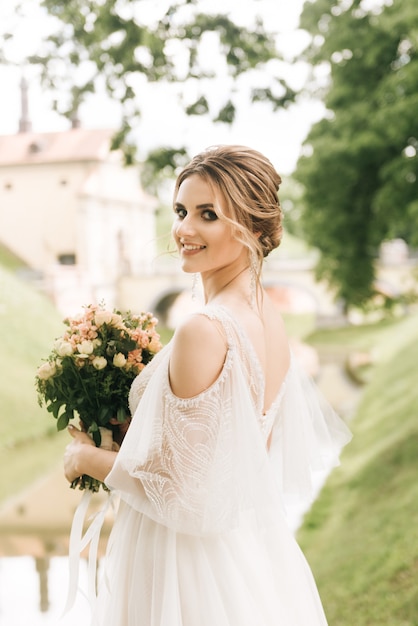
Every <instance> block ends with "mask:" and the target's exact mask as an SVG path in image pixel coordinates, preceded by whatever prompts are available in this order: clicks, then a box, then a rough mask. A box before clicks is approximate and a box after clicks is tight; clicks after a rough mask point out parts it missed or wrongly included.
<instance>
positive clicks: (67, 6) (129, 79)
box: [30, 0, 296, 167]
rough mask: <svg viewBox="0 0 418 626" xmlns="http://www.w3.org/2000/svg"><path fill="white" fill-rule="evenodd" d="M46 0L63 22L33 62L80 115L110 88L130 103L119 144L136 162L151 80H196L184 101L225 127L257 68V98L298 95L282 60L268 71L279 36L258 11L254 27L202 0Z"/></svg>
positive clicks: (61, 107) (63, 108)
mask: <svg viewBox="0 0 418 626" xmlns="http://www.w3.org/2000/svg"><path fill="white" fill-rule="evenodd" d="M41 4H42V6H43V7H44V9H45V10H46V11H47V12H48V14H49V15H50V16H51V17H53V18H54V19H55V21H56V29H55V31H54V32H53V33H52V34H51V35H50V36H49V37H47V38H46V39H45V41H44V42H43V45H42V49H41V50H40V51H39V54H36V55H33V56H32V57H31V59H30V60H31V62H32V63H35V64H40V65H41V66H42V77H43V82H44V84H45V85H46V86H47V87H48V88H51V89H54V90H55V91H56V93H57V102H56V109H57V110H58V111H59V112H60V113H62V114H63V115H66V116H67V117H69V118H72V117H74V116H76V115H77V110H78V107H79V106H80V104H81V102H82V101H83V99H84V98H85V97H86V96H87V95H88V94H89V93H91V92H94V91H95V90H97V89H98V86H99V85H100V84H102V85H104V87H105V89H106V91H107V93H108V94H109V95H110V96H111V97H112V98H114V99H116V100H117V101H118V102H120V104H121V107H122V122H121V126H120V129H119V131H118V132H117V133H116V135H115V137H114V141H113V147H114V148H121V149H122V150H123V151H124V153H125V158H126V161H127V162H128V163H129V162H132V161H133V160H134V159H135V152H136V147H135V146H134V145H132V142H130V140H129V137H130V132H131V130H132V127H133V126H134V125H135V123H136V121H137V119H138V117H139V116H140V104H139V102H140V93H141V85H143V84H144V81H146V82H158V81H166V82H168V83H178V84H179V85H180V86H184V84H185V83H186V81H187V82H188V83H190V81H192V82H194V84H195V91H196V93H197V95H196V98H195V99H194V101H192V102H189V101H187V100H186V99H185V100H184V110H185V112H186V113H187V114H188V115H209V116H210V117H211V119H212V121H214V122H217V123H225V124H231V123H232V122H233V120H234V117H235V111H236V107H237V98H238V96H239V95H242V94H240V93H239V91H240V90H239V79H240V77H241V76H243V75H253V74H254V73H256V72H257V70H260V69H263V72H264V73H263V74H262V73H258V79H257V81H256V82H255V87H254V88H253V89H252V90H250V94H249V97H250V99H251V100H252V101H253V102H257V101H260V100H264V101H269V102H271V103H272V105H273V107H275V108H278V107H285V106H287V105H288V104H290V103H291V102H293V101H294V99H295V96H296V94H295V92H294V91H293V90H292V89H290V88H289V87H288V85H287V84H286V83H285V81H284V80H282V79H281V78H280V76H277V72H276V71H275V70H276V69H277V67H276V65H274V68H275V69H273V72H274V73H273V74H272V72H269V71H268V68H269V67H270V66H271V65H272V64H275V63H276V64H277V61H278V59H279V58H280V55H279V53H278V51H277V49H276V45H275V34H274V33H272V32H270V31H267V30H266V29H265V27H264V24H263V21H262V19H261V18H259V17H257V16H255V17H254V23H253V24H252V25H251V27H250V28H247V27H244V26H242V25H239V24H237V23H235V22H234V21H233V20H232V19H231V18H230V17H228V15H227V14H226V13H225V14H217V13H216V14H214V13H213V12H203V11H202V10H201V9H200V7H201V5H202V2H201V1H200V0H177V2H169V1H168V0H165V1H162V2H158V3H157V2H155V3H152V2H150V0H102V1H101V2H97V1H95V0H70V1H69V0H43V1H42V3H41ZM256 4H257V3H255V5H256ZM205 47H206V48H208V47H209V48H210V56H211V59H209V62H208V61H207V59H206V62H205V60H204V59H203V51H204V48H205ZM217 56H220V57H221V58H222V59H223V61H224V65H225V68H226V72H227V74H228V76H229V87H228V89H227V90H226V94H227V95H226V97H225V99H224V101H222V102H220V103H218V102H217V100H216V99H215V100H214V99H213V98H211V93H213V91H214V90H213V85H214V84H215V85H216V82H215V81H216V72H215V69H214V65H213V59H214V58H216V57H217ZM211 60H212V63H211ZM269 74H270V75H269ZM263 76H264V78H263ZM260 77H261V78H260ZM263 80H264V81H265V83H263V82H262V81H263ZM260 81H261V82H260ZM181 91H182V90H181V89H179V97H182V94H181ZM168 106H169V103H168ZM183 151H184V147H180V148H179V150H178V152H179V155H177V154H176V152H177V151H176V150H171V149H170V150H169V151H168V152H167V154H165V155H164V154H163V155H162V161H161V162H162V163H163V164H164V166H166V165H167V163H166V161H167V156H170V157H171V158H172V161H171V162H170V165H171V166H173V167H175V165H176V159H177V161H178V157H179V156H180V159H181V156H182V153H183ZM163 152H164V151H163ZM156 157H157V153H156V154H154V161H153V162H154V163H160V161H159V159H158V158H156Z"/></svg>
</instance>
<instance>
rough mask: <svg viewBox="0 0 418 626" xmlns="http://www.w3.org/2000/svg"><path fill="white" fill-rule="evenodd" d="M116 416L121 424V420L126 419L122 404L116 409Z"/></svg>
mask: <svg viewBox="0 0 418 626" xmlns="http://www.w3.org/2000/svg"><path fill="white" fill-rule="evenodd" d="M116 417H117V420H118V422H119V424H123V422H124V421H125V420H126V411H125V409H124V407H123V406H121V407H120V408H119V409H118V412H117V414H116Z"/></svg>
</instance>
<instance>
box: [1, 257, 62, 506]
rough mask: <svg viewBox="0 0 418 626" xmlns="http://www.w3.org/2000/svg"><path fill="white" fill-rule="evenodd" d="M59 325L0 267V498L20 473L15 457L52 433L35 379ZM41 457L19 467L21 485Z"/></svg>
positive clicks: (49, 309) (36, 296)
mask: <svg viewBox="0 0 418 626" xmlns="http://www.w3.org/2000/svg"><path fill="white" fill-rule="evenodd" d="M62 328H63V326H62V322H61V316H60V315H59V314H58V313H57V312H56V310H55V308H54V307H53V305H52V303H51V302H50V301H49V300H48V299H47V298H46V297H45V296H43V295H42V294H40V293H39V292H37V291H36V290H35V289H33V288H31V286H30V285H29V284H27V283H26V282H23V281H21V280H19V279H18V278H16V277H15V276H14V275H13V274H12V273H11V272H9V271H7V270H5V269H3V268H2V267H0V372H1V376H0V399H1V404H0V406H1V412H0V476H1V478H0V501H1V500H2V499H3V498H4V497H6V496H8V495H11V494H12V493H13V492H14V491H15V489H16V486H15V485H14V484H13V482H12V481H11V480H10V478H11V477H12V476H14V477H15V478H16V476H17V473H19V472H17V473H16V471H15V472H14V473H12V472H11V467H12V466H13V467H14V459H19V460H18V461H17V463H18V464H19V463H20V462H21V460H25V462H26V460H27V459H26V456H27V454H28V450H29V449H34V448H36V447H37V446H40V445H41V444H40V441H41V440H42V439H43V438H44V437H45V436H47V435H49V434H51V433H53V432H55V424H54V422H53V418H51V416H50V414H48V413H47V412H46V410H45V409H41V408H40V407H39V406H38V403H37V397H36V391H35V385H34V382H35V373H36V369H37V367H38V365H40V363H41V361H42V359H43V358H45V357H46V356H47V355H48V354H49V352H50V350H51V347H52V343H53V340H54V339H55V338H56V337H57V336H58V335H59V334H60V333H61V332H62ZM25 444H26V445H25ZM39 460H40V461H42V462H41V463H39V464H38V466H39V467H38V469H37V464H36V463H35V462H34V464H33V466H32V467H31V470H30V471H29V472H27V473H25V472H23V470H22V478H19V479H17V478H16V480H18V483H19V484H24V483H25V482H30V480H31V479H33V478H34V477H36V476H38V475H39V474H40V473H41V472H42V471H43V469H44V467H45V463H48V459H47V458H46V457H45V458H43V459H42V458H41V459H39ZM15 469H16V468H15ZM17 469H18V468H17ZM24 473H25V476H23V474H24ZM5 477H7V479H6V478H5ZM15 478H14V479H15Z"/></svg>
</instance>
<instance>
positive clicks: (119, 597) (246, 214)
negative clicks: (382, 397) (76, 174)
mask: <svg viewBox="0 0 418 626" xmlns="http://www.w3.org/2000/svg"><path fill="white" fill-rule="evenodd" d="M280 182H281V180H280V177H279V175H278V174H277V172H276V171H275V169H274V167H273V166H272V164H271V163H270V161H269V160H268V159H267V158H265V157H264V156H263V155H262V154H260V153H258V152H256V151H255V150H252V149H249V148H246V147H242V146H219V147H213V148H209V149H208V150H206V151H204V152H202V153H201V154H199V155H198V156H196V157H195V158H194V159H192V161H191V162H190V164H189V165H188V166H186V168H185V169H184V170H183V171H182V172H181V174H180V175H179V177H178V179H177V182H176V186H175V192H174V205H173V208H174V223H173V229H172V233H173V237H174V240H175V242H176V245H177V248H178V251H179V255H180V260H181V264H182V269H183V270H184V271H185V272H189V273H193V274H200V276H201V279H202V284H203V290H204V298H205V305H204V306H202V309H201V310H200V311H198V312H197V313H194V314H192V315H190V316H189V317H187V319H185V320H184V321H183V322H182V323H181V324H180V325H179V326H178V327H177V329H176V331H175V333H174V336H173V339H172V340H171V342H170V343H169V344H168V345H167V346H165V348H164V349H163V350H162V351H161V352H159V353H158V354H157V355H156V356H155V357H154V359H153V360H152V361H151V363H150V364H149V365H148V366H147V367H146V368H145V370H144V371H143V372H142V373H141V374H140V376H138V377H137V379H136V380H135V381H134V384H133V386H132V389H131V393H130V408H131V413H132V416H133V419H132V422H131V424H130V427H129V430H128V432H127V434H126V436H125V438H124V441H123V444H122V446H121V448H120V451H119V452H112V451H107V450H101V449H99V448H96V447H95V446H94V445H92V442H91V440H90V438H89V437H88V436H87V435H86V434H85V433H83V432H80V431H78V430H77V429H76V428H74V427H72V428H70V434H71V435H72V437H73V439H72V441H71V443H70V444H69V445H68V446H67V448H66V452H65V458H64V465H65V475H66V478H67V479H68V480H69V481H72V480H74V479H75V478H76V477H77V476H80V475H82V474H88V475H90V476H93V477H94V478H97V479H99V480H103V481H105V483H106V484H107V485H108V487H109V488H110V489H111V490H114V491H116V492H117V494H118V496H119V498H120V505H119V508H118V513H117V516H116V520H115V523H114V527H113V529H112V533H111V536H110V539H109V544H108V548H107V555H106V559H105V566H104V568H103V572H102V576H101V584H100V589H99V601H98V603H97V607H98V608H97V611H96V612H95V615H94V623H95V624H97V625H100V626H324V625H326V623H327V622H326V618H325V615H324V612H323V609H322V605H321V602H320V599H319V595H318V592H317V589H316V585H315V582H314V580H313V577H312V574H311V571H310V569H309V566H308V564H307V562H306V560H305V558H304V556H303V554H302V552H301V550H300V548H299V546H298V544H297V542H296V540H295V538H294V536H293V533H292V531H291V530H290V529H289V526H288V523H287V521H286V512H285V501H286V498H287V497H288V496H290V497H301V498H305V499H306V498H309V497H312V484H313V474H314V472H315V471H316V470H323V469H324V468H327V467H331V466H333V465H336V464H337V463H338V455H339V452H340V449H341V447H342V446H343V445H344V444H345V443H347V442H348V441H349V439H350V433H349V431H348V429H347V428H346V426H345V425H344V424H343V422H342V421H341V420H340V419H339V418H338V417H337V416H336V415H335V413H333V411H332V409H331V408H330V407H329V406H327V405H326V404H324V403H323V402H322V400H321V399H320V397H319V395H318V393H317V391H316V389H315V388H314V386H313V384H312V383H311V382H310V381H309V380H308V379H307V378H306V377H305V376H304V374H303V373H302V372H301V371H300V370H299V368H298V365H297V363H296V361H295V359H294V357H293V356H292V354H291V351H290V349H289V344H288V339H287V336H286V332H285V329H284V325H283V322H282V320H281V318H280V316H279V314H278V312H277V309H276V308H275V307H274V305H273V304H272V302H271V301H270V299H269V297H268V295H267V293H266V292H265V291H264V290H263V288H262V285H261V281H260V275H261V268H262V262H263V259H264V258H265V257H266V256H267V255H268V254H269V253H270V252H271V251H272V250H273V249H275V248H276V247H277V246H278V245H279V244H280V240H281V236H282V211H281V208H280V203H279V200H278V195H277V192H278V188H279V184H280Z"/></svg>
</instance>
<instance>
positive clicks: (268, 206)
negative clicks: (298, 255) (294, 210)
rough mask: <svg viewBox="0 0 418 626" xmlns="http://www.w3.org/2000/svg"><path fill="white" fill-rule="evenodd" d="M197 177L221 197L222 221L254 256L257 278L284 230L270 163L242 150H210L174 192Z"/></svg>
mask: <svg viewBox="0 0 418 626" xmlns="http://www.w3.org/2000/svg"><path fill="white" fill-rule="evenodd" d="M192 175H197V176H200V177H201V178H202V179H204V180H205V181H206V182H208V183H209V184H210V185H212V187H213V188H214V192H215V195H216V192H218V193H220V194H221V195H222V199H223V200H224V203H223V204H224V206H225V207H226V212H224V211H222V209H221V207H217V209H218V211H220V212H221V214H222V217H223V218H224V219H225V220H226V221H228V222H229V223H230V224H231V225H232V226H233V227H234V228H235V232H236V237H237V239H238V240H239V241H241V242H242V243H243V244H244V245H245V246H246V247H247V248H248V250H249V252H250V255H251V254H253V255H254V254H255V256H256V258H257V261H258V272H257V273H258V274H260V272H261V267H262V262H263V259H264V257H266V256H267V255H268V254H269V253H270V252H271V251H272V250H274V249H275V248H277V247H278V246H279V245H280V242H281V238H282V233H283V226H282V219H283V214H282V209H281V206H280V201H279V198H278V190H279V186H280V183H281V182H282V180H281V178H280V176H279V174H278V173H277V172H276V170H275V168H274V167H273V165H272V163H271V162H270V161H269V160H268V159H267V157H265V156H264V155H263V154H261V153H260V152H257V151H256V150H252V149H251V148H247V147H245V146H234V145H232V146H229V145H222V146H213V147H210V148H207V149H206V150H204V151H203V152H201V153H200V154H198V155H196V156H195V157H194V158H193V159H192V160H191V161H190V163H189V164H188V165H186V167H185V168H184V169H183V170H182V172H181V173H180V174H179V176H178V178H177V181H176V184H175V190H174V197H176V196H177V193H178V190H179V188H180V185H181V184H182V182H183V181H185V180H186V178H188V177H189V176H192Z"/></svg>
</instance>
